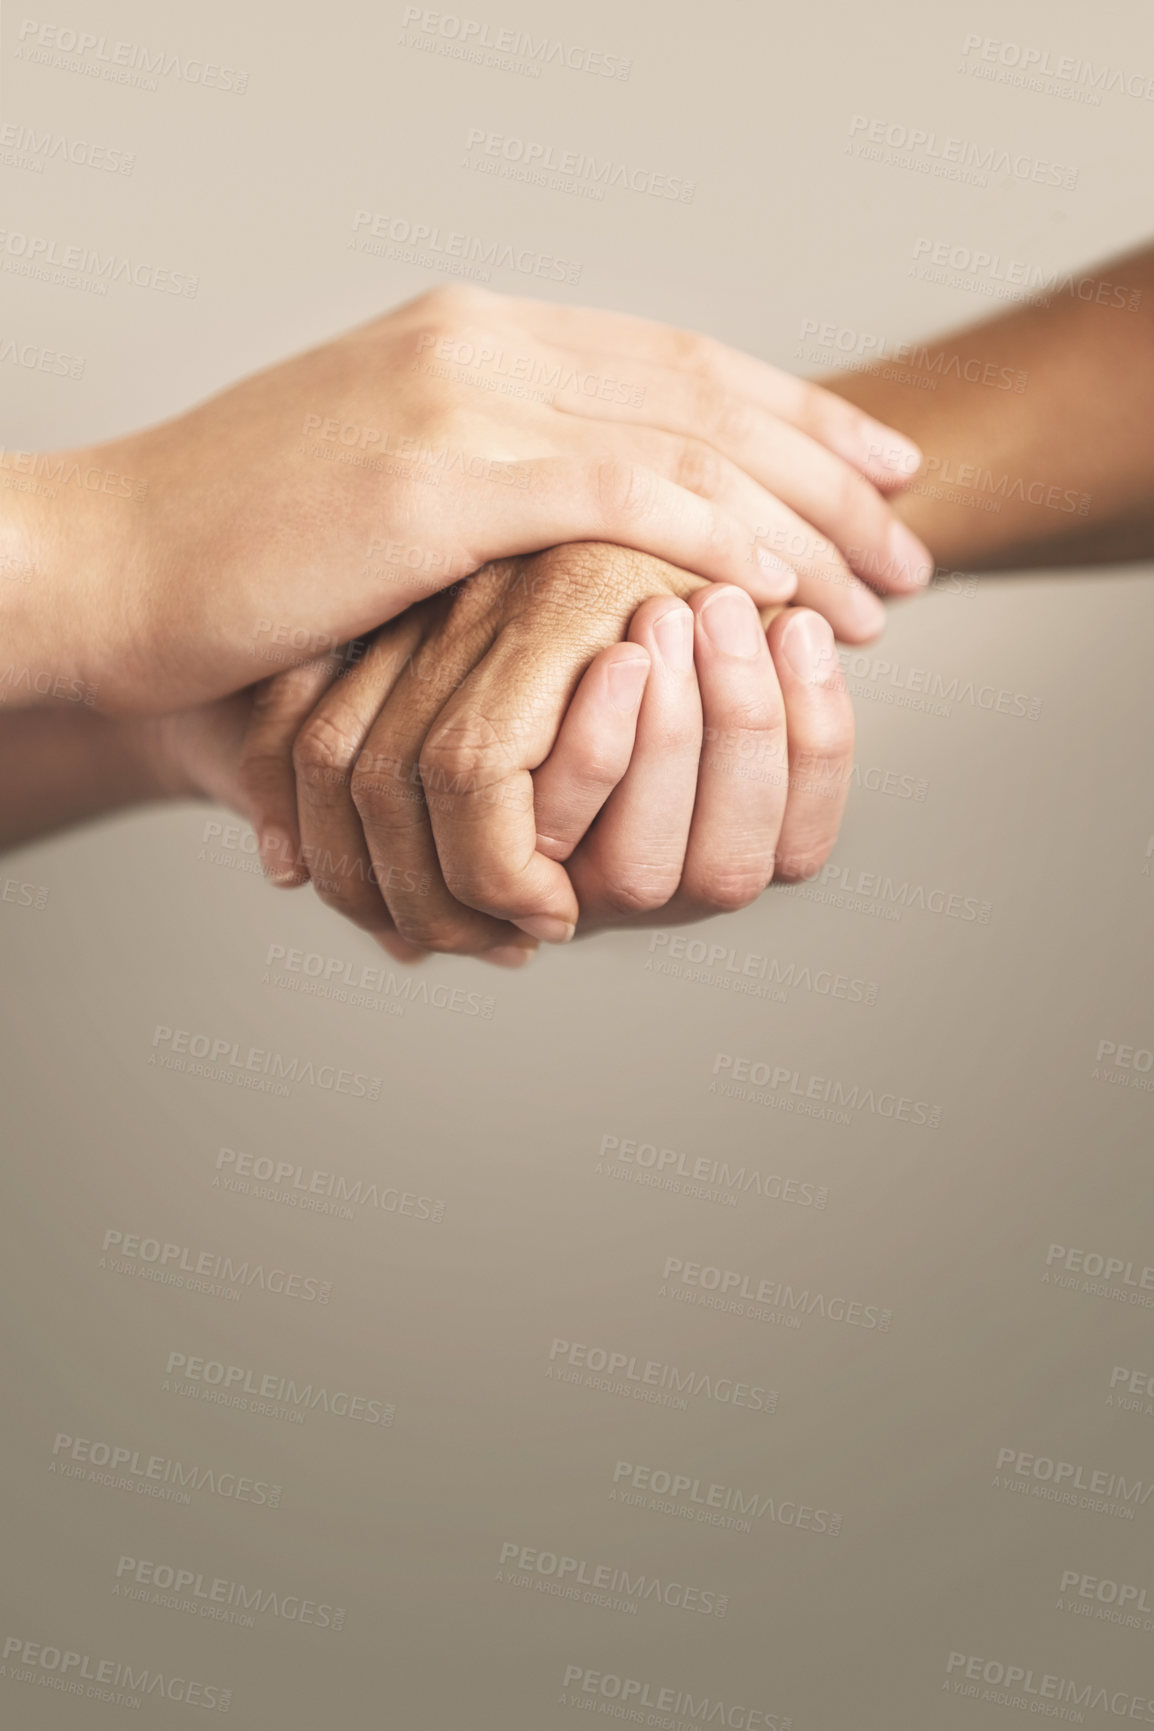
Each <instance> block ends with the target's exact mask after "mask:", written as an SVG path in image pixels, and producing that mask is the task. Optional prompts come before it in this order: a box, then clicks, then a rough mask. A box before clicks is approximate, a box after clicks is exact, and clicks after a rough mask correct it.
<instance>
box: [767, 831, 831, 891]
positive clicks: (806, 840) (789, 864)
mask: <svg viewBox="0 0 1154 1731" xmlns="http://www.w3.org/2000/svg"><path fill="white" fill-rule="evenodd" d="M836 840H837V837H836V835H829V836H821V835H817V834H813V835H802V836H800V837H799V838H798V839H797V840H791V841H790V843H789V847H788V849H787V850H784V851H782V852H779V853H778V856H777V859H776V861H775V864H774V872H773V881H774V883H780V884H798V883H803V882H804V881H805V879H806V878H812V877H816V876H817V874H818V872H819V871H820V870H821V868H822V866H823V865H824V864H825V862H826V860H827V859H828V858H829V856H830V853H831V852H832V849H833V844H834V842H835V841H836Z"/></svg>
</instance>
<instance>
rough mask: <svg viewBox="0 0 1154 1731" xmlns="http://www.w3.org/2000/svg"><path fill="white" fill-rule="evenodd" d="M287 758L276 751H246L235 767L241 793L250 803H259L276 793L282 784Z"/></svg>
mask: <svg viewBox="0 0 1154 1731" xmlns="http://www.w3.org/2000/svg"><path fill="white" fill-rule="evenodd" d="M286 767H287V756H285V755H282V754H281V753H279V752H276V751H270V750H267V749H265V750H257V751H247V752H245V753H244V755H243V756H242V757H241V760H240V762H239V764H238V765H237V779H238V780H239V782H240V787H241V792H242V793H243V794H244V795H245V797H246V798H247V799H249V800H251V801H254V802H257V803H260V802H262V801H264V800H266V799H268V798H269V797H270V795H272V794H274V793H276V792H278V791H279V790H280V788H281V787H282V786H283V784H284V780H285V771H286Z"/></svg>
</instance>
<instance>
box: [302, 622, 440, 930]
mask: <svg viewBox="0 0 1154 1731" xmlns="http://www.w3.org/2000/svg"><path fill="white" fill-rule="evenodd" d="M422 619H423V615H422V614H421V613H420V612H419V611H418V612H407V613H405V614H402V616H401V618H400V619H398V620H397V621H396V622H395V623H393V624H392V625H390V626H388V627H387V628H385V629H384V630H382V631H379V632H377V633H376V634H375V635H374V637H373V638H372V639H370V641H369V643H368V644H367V646H366V647H365V650H364V653H363V655H362V657H361V659H360V660H359V661H358V662H357V663H356V664H355V665H354V666H353V667H351V668H350V669H349V671H348V672H347V674H346V676H345V677H344V678H343V679H341V680H339V681H337V682H336V683H335V684H334V685H332V686H330V688H329V690H328V691H327V692H326V693H325V694H324V696H323V697H322V698H321V701H320V702H319V703H318V704H317V705H316V706H315V708H314V709H313V710H312V712H311V713H310V714H309V715H308V716H307V717H306V718H305V720H304V721H303V722H302V724H301V725H300V728H299V730H298V732H297V735H296V738H295V740H294V741H293V745H292V765H293V771H294V774H295V777H296V788H297V811H298V816H299V821H300V835H301V853H302V856H303V858H304V859H305V861H306V863H307V864H308V868H309V874H310V876H311V878H312V881H313V886H314V888H315V889H316V892H317V894H318V896H319V897H320V899H321V901H323V902H324V903H325V905H326V907H330V908H332V909H333V911H334V912H335V913H339V914H340V915H342V917H343V918H345V919H347V920H351V921H352V923H353V924H354V925H355V926H359V927H360V928H361V930H362V931H365V932H368V933H369V934H370V935H371V936H372V937H374V938H375V939H376V940H377V941H378V943H380V944H381V946H382V947H383V948H384V949H385V950H386V951H387V952H388V954H390V955H392V956H394V957H396V958H397V959H398V960H407V961H411V960H415V959H417V958H418V957H419V956H420V955H421V954H423V952H422V951H421V950H420V949H419V948H417V947H416V946H413V945H411V944H408V943H406V942H405V940H404V939H402V938H401V937H400V936H399V935H398V934H397V932H396V929H395V927H394V924H393V920H392V917H391V915H390V914H389V910H388V907H387V905H386V902H385V899H384V896H383V894H382V886H381V882H380V877H379V873H378V870H377V867H376V866H375V865H374V862H373V859H372V857H371V855H370V852H369V848H368V846H367V844H366V841H365V836H364V830H363V828H362V825H361V820H360V817H359V814H358V812H357V808H356V806H355V804H354V803H353V791H352V782H353V771H354V768H355V766H356V762H357V759H358V757H359V755H360V752H361V748H362V746H363V744H364V741H365V739H366V737H367V735H368V732H369V729H370V727H371V726H372V724H373V721H374V720H375V719H376V716H377V713H378V711H379V709H380V708H381V705H382V704H383V703H384V702H385V700H386V699H387V697H388V695H389V693H390V691H391V690H392V689H393V687H394V686H395V684H396V682H397V680H398V679H399V678H400V677H401V675H402V674H403V672H404V671H405V670H406V668H408V667H409V666H411V665H412V663H413V659H414V655H415V653H416V652H417V651H419V649H420V644H421V636H422Z"/></svg>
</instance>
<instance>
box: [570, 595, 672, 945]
mask: <svg viewBox="0 0 1154 1731" xmlns="http://www.w3.org/2000/svg"><path fill="white" fill-rule="evenodd" d="M693 635H694V626H693V614H692V613H691V612H690V610H689V608H688V607H687V606H686V605H685V603H684V602H682V601H669V600H665V599H659V600H651V601H646V602H644V603H643V604H642V606H641V607H639V608H638V610H637V613H636V614H635V615H634V619H633V623H632V624H631V625H630V628H629V641H630V642H631V643H639V644H641V646H642V647H643V648H644V649H646V650H648V652H649V656H650V660H651V663H652V665H651V667H650V672H649V679H648V681H647V683H646V687H645V695H644V697H643V698H642V702H641V714H640V717H639V719H638V723H637V739H636V743H635V745H634V748H633V757H632V760H631V762H630V765H629V769H628V770H627V772H626V774H625V777H624V779H623V780H622V782H621V783H620V785H619V786H618V787H617V788H616V789H615V791H614V792H613V793H612V794H611V795H610V798H609V800H608V802H607V803H606V806H605V809H604V810H603V811H602V813H601V815H600V817H599V818H598V819H597V821H596V823H595V824H594V825H593V828H592V829H591V830H590V832H589V834H588V836H587V837H586V839H585V841H584V842H583V843H582V844H581V846H580V848H579V849H578V850H577V851H576V852H575V853H574V855H573V857H572V860H571V861H570V871H571V874H572V878H573V884H574V887H575V888H576V890H577V894H578V897H579V899H580V903H581V914H582V920H583V921H585V920H586V919H591V920H598V921H610V922H611V921H612V920H614V919H616V920H621V919H633V918H637V917H638V916H639V915H643V914H648V913H652V912H654V911H655V910H656V909H658V908H662V907H664V906H665V904H666V903H667V902H668V901H669V900H670V898H671V897H672V896H673V895H674V893H675V892H676V890H677V887H678V885H679V883H680V882H681V874H682V868H683V865H684V861H685V849H686V843H687V841H688V839H689V830H690V824H691V822H692V819H693V805H694V798H695V794H696V789H697V771H698V763H699V760H700V756H701V728H702V719H701V697H700V694H699V692H698V685H697V675H696V673H695V672H694V667H693Z"/></svg>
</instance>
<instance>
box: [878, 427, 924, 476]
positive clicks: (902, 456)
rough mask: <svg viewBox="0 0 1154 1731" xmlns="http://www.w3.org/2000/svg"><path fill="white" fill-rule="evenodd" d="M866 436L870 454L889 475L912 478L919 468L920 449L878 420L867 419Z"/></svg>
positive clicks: (910, 440) (920, 464) (920, 463)
mask: <svg viewBox="0 0 1154 1731" xmlns="http://www.w3.org/2000/svg"><path fill="white" fill-rule="evenodd" d="M866 437H867V439H868V441H869V454H870V456H871V457H873V458H874V459H875V460H876V461H877V462H878V463H880V464H881V466H882V468H883V469H888V470H889V472H890V474H891V475H904V476H905V477H906V479H907V480H912V479H913V477H914V476H915V475H916V474H917V472H918V470H919V469H920V468H921V466H922V453H921V451H920V449H919V448H918V446H917V445H915V444H914V442H913V440H912V439H907V438H906V437H905V435H904V434H903V433H895V432H894V430H893V428H892V427H885V426H883V425H882V423H881V422H880V421H867V422H866Z"/></svg>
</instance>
